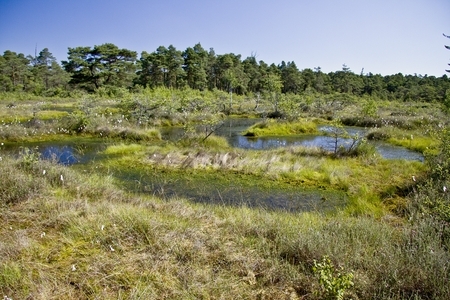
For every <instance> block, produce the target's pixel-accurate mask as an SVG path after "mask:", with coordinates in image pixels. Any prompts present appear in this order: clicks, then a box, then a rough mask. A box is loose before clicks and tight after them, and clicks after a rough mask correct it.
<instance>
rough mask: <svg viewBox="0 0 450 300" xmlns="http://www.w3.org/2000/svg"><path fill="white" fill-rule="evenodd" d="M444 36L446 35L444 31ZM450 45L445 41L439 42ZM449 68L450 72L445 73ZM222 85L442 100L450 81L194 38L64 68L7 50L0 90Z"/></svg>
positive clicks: (42, 56)
mask: <svg viewBox="0 0 450 300" xmlns="http://www.w3.org/2000/svg"><path fill="white" fill-rule="evenodd" d="M444 36H445V37H447V38H449V36H447V35H445V34H444ZM445 47H446V48H447V49H450V46H445ZM447 71H450V70H447ZM139 86H140V87H142V88H155V87H159V86H164V87H167V88H176V89H182V88H185V87H189V88H191V89H196V90H206V89H209V90H214V89H218V90H223V91H227V92H233V93H237V94H255V95H258V97H259V95H263V96H264V97H266V98H268V99H272V100H273V101H274V104H275V105H276V103H277V99H279V95H281V94H298V95H301V94H311V93H317V94H331V93H343V94H350V95H355V96H365V95H366V96H370V97H377V98H380V99H386V100H402V101H407V100H408V101H409V100H413V101H442V102H443V101H446V99H447V98H448V96H447V95H448V94H449V93H450V92H449V91H450V80H449V78H448V77H447V76H446V75H444V76H442V77H435V76H428V75H417V74H414V75H403V74H402V73H398V74H393V75H387V76H382V75H380V74H372V73H367V74H364V72H363V71H361V73H359V74H355V73H354V72H353V71H352V70H351V68H350V67H349V66H347V65H346V64H343V66H342V69H341V70H338V71H336V72H330V73H324V72H322V69H321V68H320V67H315V68H314V69H309V68H306V69H303V70H299V69H298V67H297V65H296V63H295V62H294V61H287V62H285V61H282V62H281V63H280V64H278V65H275V64H273V63H272V64H270V65H269V64H267V63H266V62H264V61H262V60H260V61H258V60H257V59H256V56H255V55H251V56H249V57H246V58H243V57H242V56H241V55H240V54H234V53H225V54H216V53H215V51H214V49H213V48H210V49H209V51H207V50H205V48H203V46H202V45H201V44H200V43H197V44H195V45H194V46H193V47H188V48H186V49H185V50H184V51H182V50H178V49H177V48H175V46H173V45H170V46H168V47H165V46H159V47H158V48H157V49H156V50H155V51H153V52H147V51H142V52H141V55H140V57H139V59H138V58H137V52H135V51H132V50H128V49H121V48H119V47H118V46H116V45H114V44H111V43H106V44H102V45H96V46H94V47H93V48H91V47H86V46H79V47H75V48H70V47H69V48H68V57H67V60H65V61H62V67H61V65H59V64H58V62H57V61H56V59H55V57H54V56H53V55H52V53H51V52H50V51H49V49H48V48H44V49H43V50H41V51H40V52H39V54H35V55H34V57H33V56H27V57H26V56H25V55H24V54H21V53H19V54H17V53H15V52H13V51H10V50H7V51H5V52H4V53H3V55H0V91H4V92H9V91H26V92H33V93H35V94H39V95H55V94H61V91H71V90H78V89H80V90H85V91H87V92H96V91H98V90H101V89H117V88H123V89H134V88H136V87H139Z"/></svg>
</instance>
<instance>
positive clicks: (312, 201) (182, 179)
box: [1, 119, 423, 211]
mask: <svg viewBox="0 0 450 300" xmlns="http://www.w3.org/2000/svg"><path fill="white" fill-rule="evenodd" d="M258 121H260V120H258V119H230V120H227V121H226V122H225V123H224V124H223V126H222V127H220V128H219V129H218V130H217V131H216V134H217V135H219V136H224V137H226V138H227V140H228V142H229V143H230V145H231V146H233V147H238V148H243V149H259V150H261V149H272V148H277V147H287V146H305V147H321V148H324V149H326V150H329V151H333V149H334V147H335V144H334V142H335V139H334V138H333V137H331V136H326V135H325V133H324V135H307V136H304V135H301V136H286V137H259V138H255V137H245V136H242V134H241V133H242V132H243V131H244V130H245V129H247V128H248V127H249V126H251V125H252V124H254V123H256V122H258ZM320 129H321V130H322V131H324V132H326V131H328V130H330V128H329V127H321V128H320ZM345 129H346V130H347V132H348V133H349V134H351V135H354V134H356V133H358V134H359V135H360V136H363V135H364V134H365V129H364V128H356V127H347V128H345ZM161 132H162V135H163V138H164V139H169V140H177V139H179V138H180V137H182V136H183V134H184V130H183V129H182V128H170V129H162V130H161ZM351 142H352V140H351V139H342V138H339V139H338V144H339V145H343V146H346V145H347V146H348V145H349V144H350V143H351ZM107 145H108V143H105V141H104V140H101V139H98V140H91V139H89V140H83V139H78V140H77V139H74V140H73V141H71V142H67V141H52V142H42V143H33V144H30V143H29V144H26V145H15V146H2V147H1V150H2V151H7V152H11V153H15V155H17V154H18V152H19V151H20V149H22V151H23V149H24V148H23V147H27V148H29V149H34V150H35V151H38V152H39V153H40V154H41V157H42V158H44V159H51V160H54V161H56V162H58V163H61V164H64V165H73V164H85V163H91V162H93V161H95V160H97V159H98V160H100V159H102V158H103V157H104V156H103V155H102V153H101V152H102V151H103V150H104V149H106V147H107ZM374 145H375V147H376V149H377V151H378V152H379V153H380V154H381V155H382V156H383V157H384V158H387V159H407V160H419V161H423V156H422V155H421V154H419V153H416V152H413V151H410V150H408V149H405V148H403V147H396V146H392V145H389V144H386V143H382V142H374ZM21 147H22V148H21ZM113 175H114V176H116V177H117V178H119V179H120V180H121V181H122V182H123V184H124V187H125V188H127V189H129V190H130V191H135V192H142V193H148V194H154V195H157V196H159V197H162V198H171V197H182V198H187V199H190V200H191V201H194V202H203V203H210V204H217V205H245V206H249V207H259V208H264V209H269V210H272V209H275V210H279V209H282V210H287V211H310V210H316V211H326V210H330V209H333V208H336V207H339V206H343V205H345V202H346V201H347V198H346V196H345V194H343V193H336V192H333V193H330V192H326V191H321V190H303V189H301V188H300V187H299V188H298V189H295V191H294V190H293V189H289V190H286V189H281V188H273V189H268V188H267V187H260V186H258V183H257V182H252V184H248V185H247V184H246V185H245V186H243V185H242V184H238V183H234V182H233V181H231V182H230V181H223V180H216V179H214V178H212V177H207V178H205V177H197V178H195V177H192V176H191V175H189V174H184V175H178V176H177V178H176V179H175V178H174V176H173V174H166V173H164V172H162V171H153V173H152V174H148V173H139V172H137V171H133V170H128V171H122V170H119V171H116V172H114V174H113ZM208 176H209V175H208ZM248 180H251V179H248Z"/></svg>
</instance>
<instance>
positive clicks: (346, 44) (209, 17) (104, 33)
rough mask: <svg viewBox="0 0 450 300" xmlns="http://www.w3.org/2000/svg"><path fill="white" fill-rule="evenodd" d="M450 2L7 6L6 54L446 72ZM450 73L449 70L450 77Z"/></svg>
mask: <svg viewBox="0 0 450 300" xmlns="http://www.w3.org/2000/svg"><path fill="white" fill-rule="evenodd" d="M443 33H446V34H447V35H450V0H296V1H295V0H276V1H269V0H241V1H238V0H228V1H218V0H209V1H207V0H188V1H181V0H160V1H154V0H127V1H124V0H122V1H119V0H76V1H75V0H73V1H70V0H0V53H3V52H4V51H5V50H11V51H15V52H18V53H24V54H25V55H33V54H34V51H35V47H36V45H37V49H38V52H39V51H40V50H42V49H43V48H48V49H49V51H50V52H51V53H53V55H54V56H55V57H56V58H57V59H58V61H61V60H65V59H67V48H68V47H77V46H91V47H93V46H94V45H101V44H103V43H113V44H116V45H117V46H118V47H120V48H126V49H129V50H134V51H137V52H138V57H139V55H140V53H141V52H142V51H147V52H153V51H155V50H156V48H157V47H158V46H166V47H167V46H169V45H171V44H172V45H173V46H175V47H176V48H177V49H178V50H185V49H186V48H187V47H192V46H194V45H195V44H196V43H199V42H200V43H201V45H202V46H203V47H204V48H205V49H207V50H209V48H214V50H215V52H216V54H225V53H235V54H241V55H242V58H245V57H247V56H250V55H256V58H257V60H263V61H265V62H266V63H268V64H271V63H275V64H279V63H281V61H286V62H287V61H295V63H296V64H297V66H298V68H299V69H300V70H302V69H305V68H311V69H313V68H315V67H319V66H320V67H321V68H322V70H323V71H324V72H334V71H338V70H341V69H342V65H343V64H346V65H347V66H348V67H350V69H351V70H352V71H353V72H355V73H358V74H359V73H360V72H361V70H362V69H363V68H364V73H367V72H372V73H374V74H382V75H390V74H395V73H403V74H415V73H416V74H422V75H425V74H428V75H434V76H442V75H444V74H445V73H446V72H445V69H446V68H447V69H448V68H449V67H448V65H447V64H448V63H450V51H449V50H446V49H445V48H444V45H445V44H447V45H450V39H447V38H445V37H443V36H442V34H443ZM447 74H448V73H447Z"/></svg>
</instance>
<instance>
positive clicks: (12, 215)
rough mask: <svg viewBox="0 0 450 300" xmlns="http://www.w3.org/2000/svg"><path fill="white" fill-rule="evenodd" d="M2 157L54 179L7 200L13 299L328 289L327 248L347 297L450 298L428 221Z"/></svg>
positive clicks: (269, 295) (291, 293) (5, 240)
mask: <svg viewBox="0 0 450 300" xmlns="http://www.w3.org/2000/svg"><path fill="white" fill-rule="evenodd" d="M0 166H1V171H2V172H1V174H2V175H1V177H2V182H3V181H4V180H5V179H6V178H7V177H11V178H13V179H14V178H18V177H20V176H24V177H27V176H31V177H33V178H34V179H37V178H38V177H40V178H42V180H41V181H40V184H41V188H40V190H39V192H38V193H36V192H35V190H34V189H33V188H30V187H28V186H26V185H23V186H22V188H23V189H25V190H28V192H24V193H23V194H24V195H27V196H26V197H24V198H22V199H21V200H20V201H16V202H9V203H5V202H3V204H2V205H1V206H0V209H1V218H0V222H1V225H2V226H1V227H0V241H1V242H0V266H1V267H0V283H1V284H0V292H1V293H2V294H3V295H5V296H7V297H10V298H13V299H16V298H17V299H22V298H26V297H32V298H34V299H59V298H65V299H92V298H102V299H117V298H127V299H141V298H146V299H197V298H202V297H206V298H210V299H214V298H246V299H253V298H263V299H292V298H305V299H317V297H318V296H316V295H318V294H317V293H316V292H317V291H320V289H321V286H320V283H319V281H317V279H316V276H315V274H314V272H313V267H314V262H315V261H321V260H322V258H323V257H325V256H327V257H329V258H330V260H331V262H332V263H333V265H334V266H336V268H339V269H341V268H342V270H343V272H345V273H351V274H353V275H354V278H353V281H354V286H353V287H352V288H349V289H347V290H346V291H345V293H344V296H345V297H346V298H353V299H355V298H357V299H405V298H417V299H447V298H448V297H449V296H450V294H449V291H448V288H447V283H448V280H449V279H450V278H449V265H448V260H449V258H450V257H449V253H448V251H446V250H445V249H444V248H442V246H441V245H442V243H441V241H440V238H439V237H437V236H435V235H434V234H431V233H432V232H433V228H432V227H430V226H429V225H427V224H426V223H423V224H416V225H414V226H412V225H409V224H408V222H406V221H399V222H396V223H395V225H392V221H384V218H382V219H379V218H373V217H369V216H365V217H364V216H359V217H358V218H354V217H350V216H348V215H347V214H346V213H337V214H335V215H328V216H325V215H321V214H319V213H315V212H309V213H296V214H292V213H286V212H275V211H266V210H261V209H250V208H246V207H239V208H236V207H228V206H208V205H201V204H192V203H190V202H187V201H185V200H182V199H177V198H173V199H168V200H164V201H163V200H160V199H158V198H156V197H147V196H142V195H129V194H126V193H124V192H123V191H120V190H119V189H118V188H117V187H116V186H115V185H114V182H113V181H112V180H111V177H109V176H108V175H106V176H99V175H95V174H93V173H92V174H91V173H89V174H83V173H78V172H76V171H75V170H72V169H70V168H67V167H62V166H58V165H54V164H52V163H51V162H45V161H40V160H33V161H32V162H31V163H29V164H28V163H26V164H23V161H22V160H21V159H19V160H15V159H10V158H5V159H3V160H2V161H1V162H0ZM8 166H9V169H5V168H7V167H8ZM6 170H9V172H5V171H6ZM42 170H46V171H47V172H46V174H45V175H44V174H43V173H42V172H43V171H42ZM83 172H85V171H83ZM61 174H63V176H64V182H63V183H62V182H61V180H60V175H61ZM58 180H59V181H58ZM10 181H12V180H10ZM386 220H389V219H386Z"/></svg>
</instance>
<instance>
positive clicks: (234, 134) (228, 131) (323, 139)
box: [162, 119, 424, 161]
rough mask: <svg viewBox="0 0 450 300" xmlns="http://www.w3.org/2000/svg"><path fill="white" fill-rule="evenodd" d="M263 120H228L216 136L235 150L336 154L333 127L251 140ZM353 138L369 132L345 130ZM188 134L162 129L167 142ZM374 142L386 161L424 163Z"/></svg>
mask: <svg viewBox="0 0 450 300" xmlns="http://www.w3.org/2000/svg"><path fill="white" fill-rule="evenodd" d="M259 121H261V119H228V120H225V121H224V124H223V125H222V126H221V127H220V128H219V129H218V130H216V132H215V134H216V135H218V136H223V137H225V138H226V139H227V140H228V143H229V144H230V145H231V146H232V147H236V148H242V149H254V150H264V149H273V148H279V147H288V146H303V147H317V148H322V149H325V150H326V151H334V148H335V138H334V137H333V136H330V135H326V134H327V133H330V132H331V131H332V130H333V128H332V127H331V126H319V131H320V132H322V133H319V134H315V135H294V136H272V137H247V136H243V135H242V132H243V131H245V130H246V129H247V128H248V127H249V126H251V125H253V124H255V123H257V122H259ZM343 129H344V130H345V131H346V132H347V133H348V134H349V135H350V136H355V135H358V136H359V137H364V136H365V135H366V132H367V129H366V128H362V127H343ZM183 134H184V130H183V129H182V128H166V129H163V130H162V135H163V138H164V139H168V140H177V139H179V138H181V137H182V136H183ZM352 143H353V140H352V139H351V138H348V139H346V138H338V146H343V147H346V148H347V147H349V146H350V145H351V144H352ZM369 143H372V144H373V145H374V146H375V148H376V150H377V151H378V153H379V154H380V155H381V156H382V157H383V158H385V159H406V160H417V161H423V160H424V157H423V155H422V154H421V153H418V152H415V151H411V150H408V149H406V148H403V147H399V146H393V145H390V144H388V143H384V142H381V141H374V142H373V141H369Z"/></svg>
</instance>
